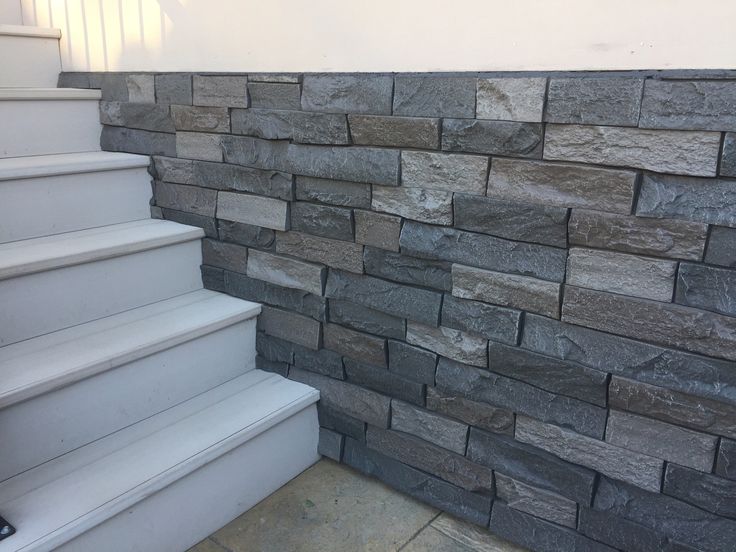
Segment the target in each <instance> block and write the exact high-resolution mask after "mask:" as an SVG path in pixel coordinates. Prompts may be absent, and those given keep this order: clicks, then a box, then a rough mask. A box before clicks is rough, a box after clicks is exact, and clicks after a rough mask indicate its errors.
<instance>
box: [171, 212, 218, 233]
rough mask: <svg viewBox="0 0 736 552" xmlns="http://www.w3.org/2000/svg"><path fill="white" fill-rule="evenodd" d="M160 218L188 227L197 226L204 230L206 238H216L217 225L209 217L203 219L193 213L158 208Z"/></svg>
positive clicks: (201, 216)
mask: <svg viewBox="0 0 736 552" xmlns="http://www.w3.org/2000/svg"><path fill="white" fill-rule="evenodd" d="M160 209H161V215H162V218H164V219H166V220H171V221H174V222H178V223H180V224H187V225H189V226H198V227H199V228H201V229H202V230H204V233H205V235H206V236H207V237H208V238H217V224H216V222H215V219H213V218H211V217H205V216H203V215H197V214H195V213H185V212H183V211H175V210H173V209H166V208H160Z"/></svg>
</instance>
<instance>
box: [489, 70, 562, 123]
mask: <svg viewBox="0 0 736 552" xmlns="http://www.w3.org/2000/svg"><path fill="white" fill-rule="evenodd" d="M477 86H478V94H477V102H478V105H477V118H478V119H497V120H503V121H520V122H528V123H538V122H541V121H542V113H543V111H544V96H545V93H546V87H547V79H546V77H532V78H528V77H523V78H509V77H504V78H492V79H478V85H477Z"/></svg>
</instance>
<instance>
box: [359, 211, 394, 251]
mask: <svg viewBox="0 0 736 552" xmlns="http://www.w3.org/2000/svg"><path fill="white" fill-rule="evenodd" d="M353 216H354V217H355V241H356V242H358V243H362V244H365V245H371V246H373V247H378V248H380V249H387V250H389V251H398V250H399V235H400V234H401V217H394V216H391V215H382V214H380V213H374V212H372V211H357V210H356V211H355V212H354V213H353Z"/></svg>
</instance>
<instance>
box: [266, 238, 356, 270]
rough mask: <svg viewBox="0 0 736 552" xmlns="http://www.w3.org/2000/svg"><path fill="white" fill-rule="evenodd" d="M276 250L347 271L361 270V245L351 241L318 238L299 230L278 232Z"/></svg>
mask: <svg viewBox="0 0 736 552" xmlns="http://www.w3.org/2000/svg"><path fill="white" fill-rule="evenodd" d="M276 251H277V252H278V253H285V254H286V255H293V256H294V257H302V258H303V259H306V260H308V261H312V262H315V263H322V264H325V265H327V266H332V267H335V268H339V269H341V270H347V271H349V272H356V273H358V274H362V272H363V246H362V245H359V244H356V243H352V242H346V241H342V240H331V239H327V238H318V237H316V236H311V235H309V234H302V233H301V232H279V233H278V236H277V238H276Z"/></svg>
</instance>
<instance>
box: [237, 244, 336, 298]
mask: <svg viewBox="0 0 736 552" xmlns="http://www.w3.org/2000/svg"><path fill="white" fill-rule="evenodd" d="M325 272H326V270H325V268H324V267H322V266H319V265H316V264H312V263H307V262H305V261H300V260H298V259H292V258H289V257H282V256H280V255H272V254H271V253H266V252H264V251H258V250H256V249H251V251H250V258H249V259H248V270H247V272H246V274H247V275H248V276H249V277H250V278H256V279H258V280H263V281H265V282H270V283H272V284H276V285H278V286H283V287H289V288H296V289H303V290H304V291H308V292H310V293H314V294H315V295H322V290H323V287H324V279H325Z"/></svg>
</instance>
